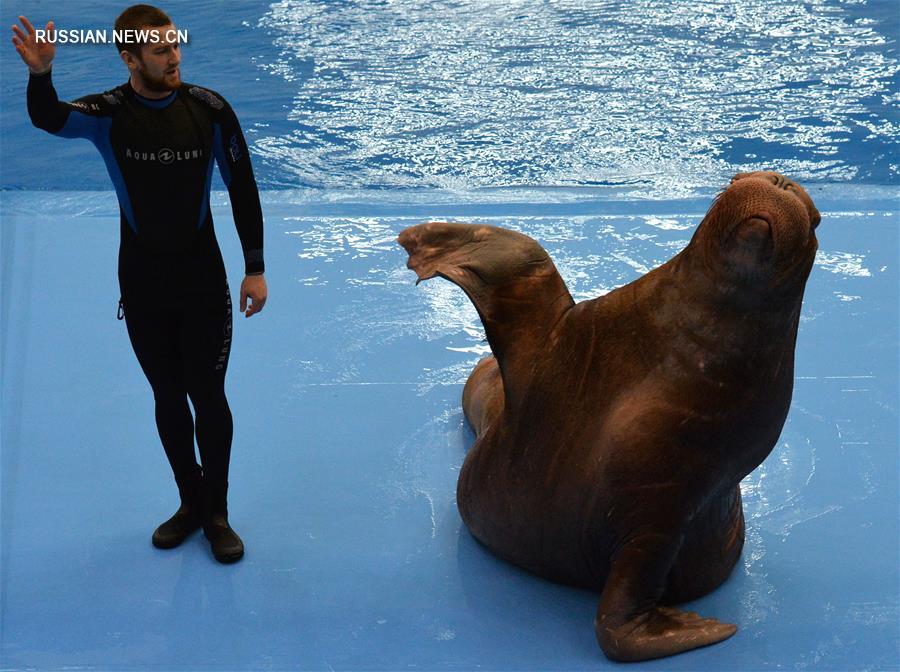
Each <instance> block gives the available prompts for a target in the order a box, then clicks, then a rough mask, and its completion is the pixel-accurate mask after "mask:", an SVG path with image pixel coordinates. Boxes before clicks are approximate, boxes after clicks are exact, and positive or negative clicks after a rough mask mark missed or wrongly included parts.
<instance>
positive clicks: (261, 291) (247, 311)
mask: <svg viewBox="0 0 900 672" xmlns="http://www.w3.org/2000/svg"><path fill="white" fill-rule="evenodd" d="M268 295H269V290H268V288H267V287H266V278H265V276H263V275H245V276H244V281H243V282H242V283H241V312H242V313H244V315H245V316H246V317H250V316H251V315H253V314H254V313H258V312H259V311H261V310H262V309H263V306H265V305H266V297H267V296H268ZM247 297H250V300H251V303H250V307H249V308H248V307H247Z"/></svg>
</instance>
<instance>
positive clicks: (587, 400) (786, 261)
mask: <svg viewBox="0 0 900 672" xmlns="http://www.w3.org/2000/svg"><path fill="white" fill-rule="evenodd" d="M819 219H820V217H819V213H818V212H817V210H816V208H815V206H814V205H813V203H812V201H811V200H810V198H809V196H808V195H807V194H806V192H805V191H804V190H803V189H802V188H800V187H799V186H798V185H797V184H795V183H794V182H791V181H790V180H787V179H786V178H784V177H782V176H781V175H778V174H776V173H770V172H759V173H749V174H743V175H737V176H735V178H734V179H733V180H732V182H731V184H730V185H729V186H728V187H727V188H726V189H725V191H723V192H722V193H721V194H720V195H719V196H718V197H717V198H716V200H715V201H714V203H713V204H712V206H711V207H710V210H709V212H708V213H707V215H706V217H705V218H704V219H703V221H702V222H701V224H700V226H699V227H698V228H697V231H696V233H695V234H694V236H693V238H692V240H691V242H690V244H689V245H688V246H687V247H686V248H685V249H684V250H683V251H682V252H681V253H679V254H678V255H676V256H675V257H674V258H673V259H671V260H669V261H668V262H667V263H665V264H663V265H662V266H660V267H659V268H657V269H655V270H653V271H651V272H650V273H647V274H646V275H645V276H643V277H641V278H639V279H638V280H635V281H634V282H632V283H630V284H628V285H625V286H624V287H621V288H619V289H617V290H615V291H613V292H610V293H609V294H607V295H606V296H602V297H600V298H597V299H594V300H592V301H584V302H582V303H578V304H575V303H574V302H573V300H572V297H571V296H570V295H569V292H568V290H567V289H566V286H565V283H564V282H563V280H562V278H561V277H560V276H559V274H558V273H557V271H556V268H555V267H554V265H553V262H552V261H551V260H550V257H549V256H548V255H547V253H546V252H545V251H544V250H543V249H542V248H541V247H540V246H539V245H538V244H537V243H536V242H535V241H534V240H532V239H531V238H529V237H527V236H525V235H522V234H519V233H515V232H513V231H508V230H504V229H500V228H495V227H490V226H478V225H469V224H447V223H438V222H432V223H428V224H422V225H419V226H414V227H411V228H409V229H406V230H405V231H403V232H402V233H401V234H400V238H399V242H400V244H401V245H403V247H404V248H406V250H407V252H409V262H408V266H409V268H412V269H413V270H415V271H416V273H417V275H418V277H419V280H420V281H421V280H425V279H428V278H431V277H434V276H436V275H438V276H441V277H444V278H446V279H448V280H450V281H451V282H454V283H456V284H457V285H459V286H460V287H462V289H463V290H465V292H466V294H467V295H468V296H469V298H470V299H471V300H472V302H473V303H474V304H475V307H476V308H477V309H478V314H479V316H480V317H481V321H482V323H483V324H484V327H485V330H486V333H487V338H488V342H489V343H490V346H491V350H492V352H493V357H488V358H487V359H484V360H482V361H480V362H479V363H478V364H477V365H476V367H475V370H474V371H473V372H472V375H471V376H470V378H469V380H468V382H467V383H466V386H465V389H464V392H463V409H464V411H465V414H466V417H467V418H468V420H469V422H470V423H471V424H472V426H473V428H474V429H475V432H476V435H477V439H476V441H475V444H474V446H473V447H472V449H471V450H470V451H469V453H468V455H467V456H466V459H465V463H464V465H463V467H462V470H461V472H460V476H459V483H458V488H457V495H458V497H457V500H458V506H459V511H460V514H461V515H462V519H463V521H464V522H465V524H466V525H467V526H468V528H469V530H470V531H471V532H472V534H473V535H474V536H475V537H476V538H477V539H478V540H479V541H481V542H482V543H483V544H484V545H486V546H487V547H488V548H490V549H491V550H493V551H494V552H495V553H496V554H497V555H499V556H501V557H503V558H505V559H506V560H508V561H510V562H512V563H515V564H516V565H519V566H521V567H524V568H526V569H528V570H530V571H532V572H535V573H536V574H539V575H541V576H544V577H547V578H549V579H553V580H556V581H561V582H565V583H571V584H575V585H579V586H584V587H588V588H592V589H596V590H598V591H601V596H600V604H599V607H598V609H597V615H596V618H595V620H594V628H595V632H596V635H597V640H598V642H599V644H600V646H601V648H602V649H603V651H604V653H605V654H606V655H607V656H608V657H610V658H612V659H615V660H621V661H635V660H646V659H650V658H658V657H661V656H668V655H672V654H675V653H679V652H681V651H687V650H690V649H694V648H697V647H700V646H705V645H708V644H713V643H715V642H719V641H721V640H723V639H726V638H727V637H730V636H731V635H732V634H734V632H735V631H736V630H737V627H736V626H734V625H729V624H725V623H721V622H719V621H717V620H715V619H712V618H702V617H700V616H698V615H697V614H694V613H686V612H683V611H680V610H678V609H675V608H673V607H671V606H664V605H671V604H675V603H679V602H683V601H686V600H691V599H694V598H697V597H700V596H701V595H705V594H706V593H709V592H710V591H711V590H713V589H714V588H716V587H717V586H718V585H719V584H721V583H722V582H723V581H724V580H725V579H726V578H727V577H728V575H729V574H730V573H731V570H732V568H733V567H734V565H735V563H736V561H737V559H738V556H739V555H740V552H741V548H742V546H743V542H744V519H743V510H742V507H741V496H740V489H739V487H738V483H739V482H740V480H741V479H742V478H743V477H744V476H745V475H747V474H748V473H750V471H752V470H753V469H754V468H755V467H756V466H757V465H759V464H760V463H761V462H762V461H763V460H764V459H765V458H766V456H767V455H768V454H769V452H770V451H771V450H772V447H773V446H774V445H775V442H776V441H777V439H778V436H779V434H780V433H781V428H782V426H783V425H784V421H785V418H786V416H787V412H788V406H789V404H790V399H791V391H792V386H793V369H794V346H795V342H796V337H797V325H798V320H799V318H800V304H801V301H802V298H803V290H804V287H805V284H806V279H807V277H808V276H809V273H810V270H811V269H812V266H813V259H814V257H815V254H816V249H817V246H818V242H817V240H816V236H815V232H814V230H815V228H816V226H817V225H818V223H819Z"/></svg>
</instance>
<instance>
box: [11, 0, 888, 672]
mask: <svg viewBox="0 0 900 672" xmlns="http://www.w3.org/2000/svg"><path fill="white" fill-rule="evenodd" d="M223 7H224V6H223V5H221V4H220V3H214V2H199V3H183V4H182V3H173V5H172V6H171V7H168V8H167V9H169V11H170V13H171V14H172V15H173V16H174V17H175V20H176V22H177V23H178V25H179V27H184V28H187V29H188V30H189V32H190V34H191V43H190V45H189V46H187V47H186V48H185V54H184V78H185V79H186V80H188V81H196V82H198V83H200V84H204V85H207V84H208V85H209V86H210V87H211V88H213V89H216V90H218V91H220V92H221V93H223V94H224V95H225V96H226V97H227V98H228V99H229V101H230V102H231V103H232V105H233V106H234V107H235V109H236V110H237V112H238V115H239V116H240V117H241V119H242V122H243V124H244V127H245V131H246V132H247V136H248V141H249V142H250V144H251V148H252V151H253V153H254V161H255V164H254V165H255V168H256V172H257V176H258V180H259V183H260V186H261V187H262V188H263V189H264V191H263V194H262V201H263V210H264V213H265V216H266V225H267V229H266V262H267V273H266V276H267V279H268V282H269V288H270V301H269V303H268V305H267V306H266V309H265V310H264V311H263V313H261V314H260V315H257V316H254V317H253V318H252V319H249V320H245V319H243V318H241V317H238V318H237V319H236V320H235V326H234V349H233V353H232V358H231V362H230V365H229V368H230V372H229V377H228V395H229V400H230V403H231V406H232V409H233V411H234V415H235V441H234V451H233V459H232V478H231V480H232V494H231V499H230V509H231V520H232V523H233V524H234V526H235V528H236V529H237V531H238V532H239V533H240V534H241V535H242V537H243V538H244V541H245V543H246V545H247V555H246V557H245V558H244V560H243V561H242V562H241V563H239V564H237V565H235V566H230V567H224V566H220V565H218V564H216V563H215V561H214V560H213V559H212V557H211V555H210V554H209V550H208V545H207V544H206V543H205V542H204V541H203V540H202V537H200V536H199V535H198V536H197V537H194V538H192V539H191V540H190V541H188V542H187V543H186V544H185V545H184V546H182V547H180V548H179V549H176V550H174V551H167V552H164V551H159V550H156V549H154V548H152V547H151V545H150V543H149V536H150V533H151V532H152V529H153V527H154V526H155V525H156V524H157V523H158V522H160V521H161V520H163V519H164V518H165V517H167V516H168V515H169V514H170V513H171V512H172V510H173V509H174V508H175V505H176V496H177V495H176V491H175V488H174V487H173V484H172V483H171V475H170V473H169V470H168V466H167V464H166V462H165V459H164V456H163V453H162V450H161V449H160V446H159V439H158V437H157V435H156V430H155V427H154V424H153V406H152V395H151V394H150V390H149V386H148V385H147V383H146V380H145V379H144V377H143V374H142V373H141V371H140V368H139V366H138V365H137V361H136V360H135V358H134V355H133V353H132V351H131V347H130V344H129V342H128V338H127V335H126V333H125V329H124V323H123V322H119V321H117V320H116V319H115V311H116V307H117V299H118V288H117V286H116V250H117V245H118V241H117V237H118V208H117V205H116V201H115V195H114V193H113V192H112V190H111V189H110V187H109V184H108V178H107V177H106V174H105V170H104V168H103V166H102V162H101V161H100V160H99V157H98V156H96V152H95V150H94V149H93V147H91V146H90V145H89V144H88V143H84V142H79V141H73V142H69V141H64V140H60V139H57V138H53V137H50V136H47V135H46V134H43V133H41V132H39V131H37V130H35V129H33V128H32V127H31V126H30V123H29V122H28V120H27V116H26V115H25V113H24V85H25V78H24V74H23V66H22V65H21V63H19V62H18V59H17V57H16V55H15V53H14V52H13V51H12V49H11V47H10V48H9V49H8V50H7V51H4V52H2V63H0V67H2V82H0V86H2V90H3V96H2V101H0V112H2V125H3V133H2V135H0V138H2V162H0V177H2V187H3V190H2V191H0V213H2V218H0V219H2V229H0V232H2V240H0V243H2V247H0V257H2V275H0V342H2V353H0V354H2V362H0V364H2V372H3V373H2V375H3V397H2V462H0V470H2V471H0V477H2V481H0V486H2V492H0V504H2V508H0V669H4V670H5V669H13V670H20V669H39V670H58V669H64V668H65V669H72V668H77V669H98V670H121V669H132V670H238V669H239V670H261V669H276V670H278V669H309V670H328V669H335V670H339V669H346V670H357V669H390V670H397V669H459V670H473V669H510V670H513V669H514V670H524V669H528V670H539V669H543V670H559V669H606V668H613V667H618V665H616V664H613V663H611V662H609V661H608V660H606V659H605V658H604V657H603V656H602V653H601V652H600V651H599V649H598V648H597V645H596V642H595V641H594V635H593V628H592V624H591V621H592V618H593V615H594V612H595V609H596V600H597V596H596V595H595V594H592V593H590V592H586V591H581V590H576V589H572V588H569V587H565V586H560V585H556V584H552V583H549V582H546V581H544V580H542V579H539V578H536V577H534V576H532V575H529V574H527V573H525V572H522V571H520V570H518V569H516V568H514V567H512V566H510V565H508V564H506V563H503V562H502V561H500V560H498V559H496V558H495V557H493V556H492V555H491V554H490V553H489V552H487V551H486V550H485V549H484V548H482V547H481V546H479V545H478V544H477V543H476V542H475V541H474V540H473V539H472V538H471V536H470V535H469V534H468V532H467V531H466V529H465V527H464V526H463V525H462V523H461V521H460V519H459V515H458V513H457V511H456V504H455V484H456V479H457V476H458V471H459V467H460V465H461V463H462V459H463V457H464V455H465V451H466V450H467V448H468V447H470V446H471V443H472V434H471V431H470V430H469V428H468V427H467V426H466V425H465V423H464V421H463V417H462V412H461V408H460V394H461V390H462V384H463V383H464V381H465V379H466V377H467V375H468V373H469V371H470V370H471V368H472V366H473V365H474V363H475V362H476V361H477V360H478V359H479V358H480V357H481V356H483V355H484V354H485V353H486V352H488V349H487V344H486V342H485V341H484V334H483V330H482V328H481V325H480V323H479V321H478V317H477V314H476V312H475V310H474V308H472V306H471V305H470V304H469V302H468V300H467V299H466V297H465V296H464V294H463V293H462V292H461V291H460V290H459V289H457V288H456V287H454V286H452V285H450V284H449V283H447V282H444V281H441V280H433V281H430V282H428V283H424V284H421V285H419V286H416V285H415V276H414V274H413V273H412V272H411V271H409V270H407V269H406V268H405V261H406V256H405V254H404V252H403V250H402V249H401V248H400V247H399V246H398V245H397V244H396V242H395V239H396V236H397V234H398V233H399V231H400V230H402V229H403V228H405V227H406V226H409V225H411V224H415V223H418V222H421V221H424V220H427V219H435V218H440V219H452V220H458V221H477V222H485V223H488V224H495V225H499V226H505V227H508V228H512V229H516V230H519V231H522V232H524V233H527V234H528V235H531V236H532V237H534V238H536V239H537V240H538V241H539V242H540V243H541V244H542V245H544V247H545V248H546V249H547V250H548V252H549V253H550V255H551V256H552V257H553V259H554V261H555V263H556V264H557V267H558V268H559V271H560V273H561V275H562V276H563V278H564V279H565V281H566V283H567V284H568V286H569V288H570V291H571V292H572V295H573V296H574V297H575V299H576V300H583V299H587V298H592V297H594V296H597V295H600V294H603V293H605V292H607V291H609V290H611V289H613V288H615V287H618V286H621V285H622V284H625V283H627V282H630V281H631V280H633V279H635V278H637V277H639V276H640V275H641V274H643V273H645V272H647V271H648V270H649V269H651V268H653V267H655V266H657V265H659V264H660V263H662V262H664V261H665V260H667V259H668V258H670V257H671V256H672V255H674V254H675V253H677V252H678V250H680V249H681V248H682V247H683V246H684V245H685V244H686V242H687V240H688V239H689V237H690V235H691V234H692V232H693V229H694V227H695V226H696V224H697V223H698V222H699V221H700V219H701V218H702V216H703V214H704V213H705V211H706V209H707V207H708V205H709V202H710V199H711V198H712V196H713V195H714V193H715V192H716V191H717V190H718V189H720V188H721V187H722V186H724V185H725V184H726V183H727V181H728V178H729V177H730V175H731V174H732V173H734V172H737V171H740V170H749V169H754V168H759V167H767V168H775V169H778V170H781V171H783V172H785V173H787V174H789V175H791V176H792V177H794V178H796V179H797V180H798V181H800V182H801V183H802V184H804V186H806V187H807V189H808V191H809V192H810V194H811V196H812V198H813V199H814V201H815V202H816V204H817V206H818V207H819V210H820V211H821V212H822V215H823V221H822V225H821V226H820V227H819V229H818V231H817V233H818V237H819V241H820V249H819V253H818V256H817V259H816V265H815V267H814V269H813V272H812V275H811V277H810V280H809V283H808V285H807V291H806V297H805V300H804V307H803V313H802V318H801V324H800V333H799V337H798V347H797V362H796V380H795V388H794V397H793V403H792V406H791V411H790V414H789V416H788V420H787V422H786V424H785V427H784V430H783V432H782V435H781V437H780V438H779V441H778V444H777V445H776V447H775V449H774V451H773V453H772V455H771V456H770V457H769V458H768V459H767V460H766V462H765V463H763V465H761V466H760V467H759V468H758V469H757V470H756V471H754V472H753V473H752V474H751V475H750V476H748V477H747V478H746V479H745V480H744V482H743V483H742V491H743V495H744V509H745V514H746V517H747V543H746V546H745V549H744V553H743V556H742V559H741V562H740V563H739V565H738V566H737V567H736V569H735V571H734V573H733V575H732V577H731V578H730V579H729V581H728V582H726V584H724V585H723V586H722V587H721V588H720V589H718V590H717V591H715V592H714V593H712V594H711V595H709V596H707V597H705V598H703V599H701V600H698V601H696V602H694V603H692V604H691V605H690V608H691V609H693V610H696V611H699V612H701V613H702V614H704V615H709V616H715V617H718V618H720V619H721V620H724V621H727V622H732V623H736V624H737V625H738V627H739V630H738V633H737V634H736V635H735V636H734V637H733V638H731V639H729V640H728V641H726V642H724V643H722V644H720V645H716V646H713V647H709V648H706V649H702V650H697V651H693V652H689V653H687V654H683V655H680V656H676V657H672V658H668V659H664V660H660V661H652V662H648V663H642V664H638V665H635V668H636V669H654V670H722V669H733V670H761V669H816V670H818V669H830V670H846V669H867V670H880V669H897V668H898V667H900V652H898V647H900V638H898V628H897V624H898V622H900V571H898V567H900V563H898V560H900V546H898V544H900V542H898V540H900V530H898V518H900V517H898V513H900V512H898V493H900V488H898V474H900V464H898V452H897V447H898V444H900V441H898V438H900V437H898V370H900V363H898V347H897V345H898V332H900V327H898V319H900V317H898V313H900V310H898V306H900V291H898V288H900V277H898V270H897V261H898V251H900V227H898V223H900V222H898V214H897V213H898V205H900V204H898V202H897V184H898V153H897V142H898V140H897V137H898V136H897V123H898V117H897V105H898V102H900V93H898V87H897V67H896V43H897V31H898V26H897V21H898V20H897V13H896V6H895V5H894V4H893V3H891V2H859V1H844V2H837V1H834V0H828V1H825V0H822V1H811V2H805V3H788V2H780V1H778V0H766V1H762V2H754V3H718V4H710V3H707V4H705V5H703V4H697V3H688V2H680V1H679V2H670V3H662V2H659V3H657V2H653V1H652V0H647V1H646V2H639V3H638V2H635V3H625V2H591V3H587V2H584V3H575V2H557V3H537V2H511V3H503V4H501V3H489V2H452V3H450V2H447V3H440V4H436V5H433V6H428V7H427V8H426V6H425V5H421V4H419V3H414V2H403V1H395V2H390V1H385V2H293V1H290V0H284V1H282V2H274V3H267V2H243V3H233V4H229V5H228V6H227V10H225V9H224V8H223ZM120 9H121V6H120V5H118V4H113V3H109V2H100V3H93V4H91V5H88V4H86V3H81V2H73V3H69V4H67V5H65V6H64V7H59V8H58V11H59V13H58V14H57V15H56V16H54V17H52V18H54V19H55V20H56V22H57V25H58V26H63V25H65V26H66V27H74V28H94V27H103V26H105V25H107V24H109V23H111V19H112V17H114V16H115V14H116V13H117V12H118V11H119V10H120ZM15 11H16V12H21V13H23V14H25V15H26V16H29V18H31V19H32V20H40V19H42V18H44V16H45V15H46V12H47V8H46V6H45V4H44V3H41V2H37V1H36V0H32V1H30V2H24V3H21V4H20V5H19V6H17V7H16V8H15ZM4 16H5V17H6V18H7V21H8V23H12V21H14V19H15V17H14V16H12V15H11V11H10V10H8V9H6V7H5V6H4ZM46 18H50V17H46ZM114 59H115V54H114V53H113V51H112V47H98V46H78V47H73V46H69V47H66V48H65V49H64V48H63V47H60V51H59V55H58V57H57V63H56V65H55V69H54V72H55V75H54V77H55V81H56V83H57V87H58V89H59V91H60V93H61V95H62V96H63V97H67V98H74V97H77V96H78V95H82V94H84V93H88V92H93V91H97V90H102V89H105V88H109V87H111V86H114V85H116V84H118V83H120V82H121V81H122V79H123V73H124V70H123V69H122V67H121V66H120V65H118V64H117V63H116V62H115V60H114ZM217 179H218V178H217ZM213 213H214V217H215V219H216V222H217V228H218V237H219V241H220V244H221V246H222V250H223V254H224V256H225V260H226V264H227V266H228V268H229V270H230V272H231V278H232V280H231V282H232V289H233V290H234V289H236V287H237V284H238V280H239V275H238V274H239V272H240V270H241V266H240V264H241V253H240V247H239V244H238V241H237V236H236V235H235V234H234V232H233V226H232V224H231V215H230V208H229V206H228V199H227V195H226V194H225V193H224V192H222V191H216V192H215V193H214V194H213ZM161 299H162V300H165V297H161Z"/></svg>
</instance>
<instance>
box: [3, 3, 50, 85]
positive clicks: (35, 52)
mask: <svg viewBox="0 0 900 672" xmlns="http://www.w3.org/2000/svg"><path fill="white" fill-rule="evenodd" d="M19 21H21V22H22V25H23V26H24V27H25V32H23V31H22V29H21V28H19V26H17V25H13V27H12V30H13V38H12V41H13V44H14V45H15V46H16V51H17V52H19V56H21V57H22V60H23V61H25V65H27V66H28V69H29V70H31V72H33V73H41V72H46V71H47V70H49V69H50V64H51V63H52V62H53V57H54V56H55V55H56V43H55V42H52V41H50V39H42V40H38V39H37V35H36V31H35V30H34V26H32V25H31V22H30V21H29V20H28V19H26V18H25V17H24V16H20V17H19ZM44 35H45V36H46V37H47V38H51V37H52V36H53V21H48V22H47V27H46V28H45V29H44Z"/></svg>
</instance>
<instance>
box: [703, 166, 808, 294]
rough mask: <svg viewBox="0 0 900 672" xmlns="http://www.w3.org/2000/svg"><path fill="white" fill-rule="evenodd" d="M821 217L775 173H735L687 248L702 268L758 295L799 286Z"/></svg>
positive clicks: (797, 189) (797, 190)
mask: <svg viewBox="0 0 900 672" xmlns="http://www.w3.org/2000/svg"><path fill="white" fill-rule="evenodd" d="M820 221H821V216H820V215H819V211H818V210H817V209H816V206H815V205H814V204H813V202H812V199H811V198H810V197H809V194H807V193H806V191H805V190H804V189H803V187H801V186H800V185H799V184H797V183H796V182H793V181H791V180H789V179H788V178H786V177H784V176H783V175H780V174H778V173H775V172H769V171H760V172H754V173H738V174H737V175H735V176H734V177H733V178H732V180H731V183H730V184H729V185H728V186H727V187H726V188H725V189H724V190H723V191H722V193H720V194H719V195H718V196H717V197H716V199H715V201H714V202H713V204H712V206H711V207H710V209H709V212H707V214H706V217H704V219H703V221H702V222H701V223H700V226H699V227H698V229H697V232H696V234H695V236H694V239H693V240H692V241H691V247H692V248H695V249H696V248H700V251H701V255H702V258H703V260H704V263H706V264H711V265H712V266H715V267H717V268H718V269H721V270H722V271H724V273H725V275H726V277H729V278H731V279H732V280H733V281H734V282H736V283H737V284H739V285H744V284H751V285H752V286H753V287H754V288H755V289H756V290H757V291H761V290H762V291H764V290H766V289H770V290H778V289H782V290H784V289H788V287H789V286H793V287H796V286H797V283H798V282H799V284H800V286H801V287H802V286H803V284H804V283H805V282H806V278H807V277H808V276H809V272H810V270H811V269H812V265H813V261H814V259H815V255H816V250H817V249H818V245H819V243H818V240H817V239H816V234H815V230H816V227H817V226H818V225H819V222H820Z"/></svg>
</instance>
